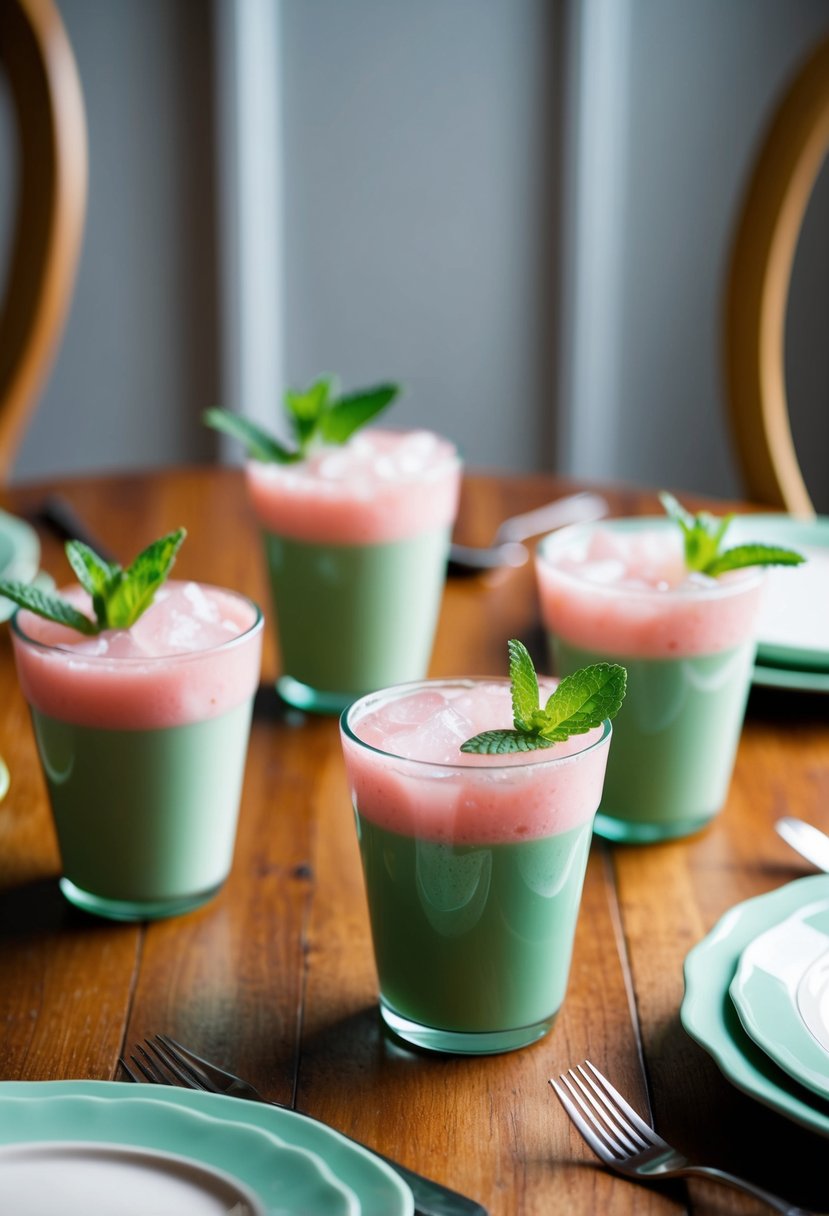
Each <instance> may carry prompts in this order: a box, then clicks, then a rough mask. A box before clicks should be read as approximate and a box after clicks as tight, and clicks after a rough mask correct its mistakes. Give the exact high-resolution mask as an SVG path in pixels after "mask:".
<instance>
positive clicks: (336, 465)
mask: <svg viewBox="0 0 829 1216" xmlns="http://www.w3.org/2000/svg"><path fill="white" fill-rule="evenodd" d="M350 463H351V462H350V461H349V458H348V456H347V454H346V453H345V452H330V453H328V454H327V455H325V456H323V458H322V459H321V460H320V462H319V464H318V465H317V474H318V475H319V476H320V477H321V478H322V479H323V481H342V479H343V478H344V477H347V476H348V469H349V464H350Z"/></svg>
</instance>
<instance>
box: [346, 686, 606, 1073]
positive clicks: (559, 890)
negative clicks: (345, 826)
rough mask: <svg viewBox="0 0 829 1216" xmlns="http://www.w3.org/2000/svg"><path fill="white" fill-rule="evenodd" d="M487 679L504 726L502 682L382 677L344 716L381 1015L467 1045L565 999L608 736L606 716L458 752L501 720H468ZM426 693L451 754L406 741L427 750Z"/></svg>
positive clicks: (437, 1046) (426, 1035) (432, 1043)
mask: <svg viewBox="0 0 829 1216" xmlns="http://www.w3.org/2000/svg"><path fill="white" fill-rule="evenodd" d="M481 690H483V691H484V692H485V693H486V695H487V696H489V695H490V691H489V690H494V691H493V692H492V695H494V696H496V697H497V698H498V700H499V703H500V705H501V706H502V708H503V714H504V715H505V716H506V724H507V725H511V723H512V711H511V701H510V685H509V682H508V681H506V680H425V681H421V682H418V683H414V684H409V685H403V686H401V687H397V688H390V689H385V690H383V691H380V692H377V693H374V694H370V695H369V696H367V697H364V698H362V699H361V700H359V701H357V702H356V703H355V704H353V705H352V706H351V707H350V708H349V709H347V710H346V711H345V712H344V714H343V715H342V718H341V738H342V745H343V752H344V756H345V764H346V769H347V772H348V779H349V783H350V787H351V795H352V800H353V805H354V812H355V816H356V824H357V834H358V838H359V844H360V854H361V858H362V865H363V874H364V879H365V888H366V895H367V899H368V909H369V915H370V920H371V930H372V939H373V944H374V955H375V961H376V965H377V972H378V977H379V987H380V1012H381V1015H382V1017H383V1020H384V1021H385V1023H386V1025H387V1026H388V1027H389V1028H390V1029H391V1030H392V1031H393V1032H394V1033H395V1034H396V1035H398V1036H399V1037H400V1038H402V1039H403V1040H405V1041H406V1042H408V1043H411V1044H414V1045H415V1046H417V1047H423V1048H429V1049H431V1050H433V1051H441V1052H455V1053H464V1054H488V1053H492V1052H502V1051H509V1050H513V1049H515V1048H519V1047H523V1046H525V1045H526V1044H528V1043H532V1042H534V1041H535V1040H536V1039H539V1038H541V1037H542V1036H543V1035H544V1034H546V1033H547V1031H548V1030H549V1029H550V1027H551V1026H552V1024H553V1021H554V1019H555V1016H556V1014H557V1012H558V1010H559V1008H560V1007H561V1004H562V1001H563V1000H564V994H565V989H566V987H567V980H568V975H569V970H570V958H571V954H572V949H573V938H574V934H575V927H576V920H577V916H578V910H579V904H580V901H581V892H582V885H583V881H584V872H585V867H586V864H587V855H588V850H589V847H590V840H591V835H592V825H593V815H594V813H595V810H596V807H597V806H598V803H599V797H600V794H601V788H602V779H603V777H604V771H605V764H606V760H607V753H608V746H609V743H610V734H611V727H610V723H609V722H605V723H604V724H603V726H601V727H599V728H598V729H596V730H594V731H592V732H590V733H589V734H587V735H579V736H576V737H574V738H572V739H570V740H568V741H567V743H566V744H557V745H556V747H555V749H551V750H547V749H544V750H539V751H535V752H525V753H519V754H518V755H515V756H507V757H503V756H475V755H466V754H463V753H461V752H460V751H459V750H458V748H459V744H460V743H461V742H462V741H463V739H465V738H467V737H469V736H470V735H471V734H474V733H476V732H477V729H485V728H486V726H493V725H499V723H497V722H495V723H493V722H492V721H491V720H490V721H489V722H488V723H486V724H485V725H484V727H477V728H476V727H474V726H473V725H472V724H471V723H470V722H469V720H468V706H469V704H470V703H471V702H470V698H471V701H472V702H474V701H475V699H476V698H478V697H479V696H480V695H481ZM549 691H552V685H550V686H549V688H548V695H549ZM424 698H426V709H425V711H424V709H423V705H424V700H423V699H424ZM441 702H445V706H444V708H441ZM430 705H431V707H432V708H431V709H430V708H429V706H430ZM436 705H437V712H438V716H439V717H442V718H443V720H444V721H448V722H449V726H450V730H451V732H452V735H453V742H452V746H451V747H450V748H449V749H448V751H447V752H446V753H445V754H446V755H449V756H451V757H452V758H453V762H451V763H446V762H445V761H444V762H436V761H434V760H432V759H417V758H414V757H413V756H412V755H411V754H410V753H412V752H415V753H416V752H417V751H421V752H425V754H428V755H430V756H432V755H434V754H435V753H434V752H433V751H432V750H431V746H430V744H429V743H428V741H427V743H426V744H425V746H424V744H423V741H422V740H423V730H424V728H423V726H422V723H421V722H420V721H419V719H422V718H423V716H424V713H425V714H426V716H427V717H429V718H431V715H432V713H433V711H434V708H435V706H436ZM444 709H445V712H444ZM378 716H379V718H381V719H382V720H383V723H384V725H382V727H381V728H379V729H378V726H377V717H378ZM432 720H433V719H432ZM430 730H431V727H430V725H428V724H427V725H426V727H425V731H426V734H427V735H428V733H429V731H430ZM401 732H402V733H401ZM401 751H404V752H406V754H405V755H401V754H398V753H399V752H401ZM455 755H457V757H458V759H457V761H456V762H455V761H454V756H455Z"/></svg>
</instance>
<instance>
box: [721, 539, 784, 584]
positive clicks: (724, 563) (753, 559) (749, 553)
mask: <svg viewBox="0 0 829 1216" xmlns="http://www.w3.org/2000/svg"><path fill="white" fill-rule="evenodd" d="M805 560H806V558H805V557H804V556H803V554H802V553H796V552H795V550H794V549H781V548H779V547H778V546H777V545H758V544H746V545H735V546H734V548H733V549H724V550H723V552H722V553H720V554H718V555H717V557H716V558H715V559H714V561H712V562H711V563H710V565H708V566H707V567H706V570H705V573H706V574H710V575H711V576H712V578H716V577H717V575H718V574H725V572H726V571H727V570H742V569H744V568H745V567H746V566H799V565H800V564H801V562H805Z"/></svg>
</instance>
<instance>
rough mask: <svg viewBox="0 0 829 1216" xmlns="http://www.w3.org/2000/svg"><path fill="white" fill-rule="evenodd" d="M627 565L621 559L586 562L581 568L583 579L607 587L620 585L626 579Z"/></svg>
mask: <svg viewBox="0 0 829 1216" xmlns="http://www.w3.org/2000/svg"><path fill="white" fill-rule="evenodd" d="M625 570H626V567H625V563H624V562H623V561H621V560H620V559H619V558H610V557H609V558H605V559H604V560H602V561H589V562H584V563H583V565H582V566H580V568H579V572H580V574H581V577H582V578H584V579H587V581H588V582H590V583H601V584H602V585H607V584H610V583H618V582H621V580H622V579H623V578H624V577H625Z"/></svg>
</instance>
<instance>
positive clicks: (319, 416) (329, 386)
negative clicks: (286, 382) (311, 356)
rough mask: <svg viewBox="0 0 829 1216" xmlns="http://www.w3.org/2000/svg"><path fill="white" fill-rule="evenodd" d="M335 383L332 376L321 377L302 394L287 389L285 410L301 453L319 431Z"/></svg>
mask: <svg viewBox="0 0 829 1216" xmlns="http://www.w3.org/2000/svg"><path fill="white" fill-rule="evenodd" d="M334 388H335V381H334V379H333V377H332V376H323V377H321V378H320V379H319V380H317V381H316V382H315V383H314V384H312V385H311V387H310V388H308V389H306V390H305V392H304V393H301V392H297V390H296V389H290V388H289V389H288V391H287V392H286V393H285V397H284V402H285V409H286V410H287V412H288V415H289V417H290V420H291V425H292V427H293V430H294V435H295V436H296V440H297V443H298V444H299V450H300V451H301V452H302V451H304V450H305V449H306V447H307V446H308V444H309V443H310V442H311V440H312V439H313V437H314V435H315V433H316V432H317V431H318V430H319V428H320V425H321V423H322V420H323V418H324V417H325V414H326V412H327V411H328V409H329V404H328V403H329V398H330V397H331V393H332V392H333V391H334Z"/></svg>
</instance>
